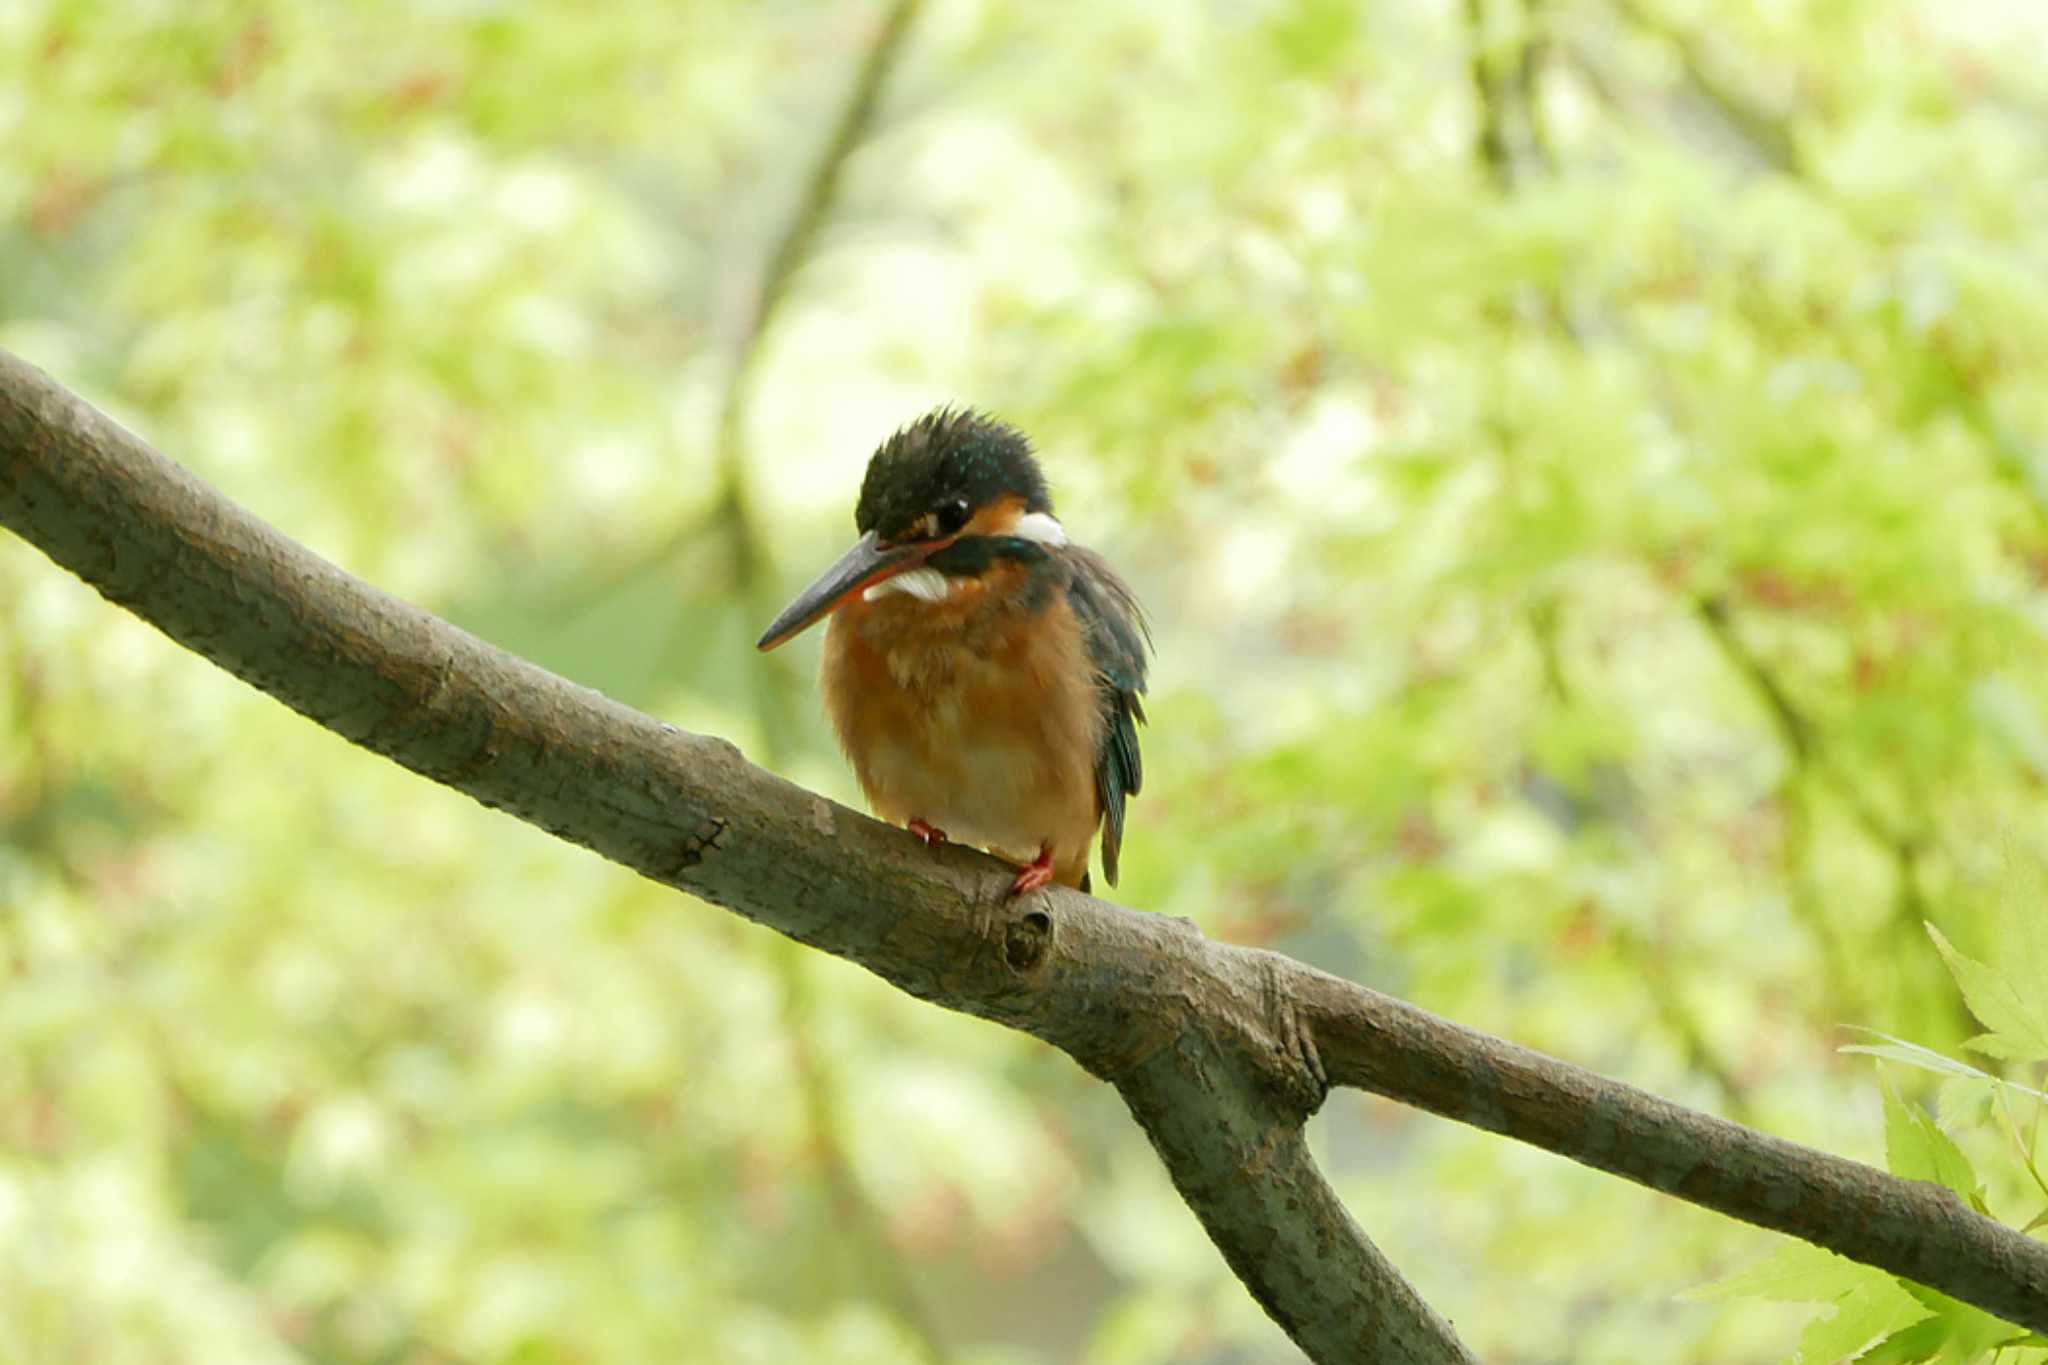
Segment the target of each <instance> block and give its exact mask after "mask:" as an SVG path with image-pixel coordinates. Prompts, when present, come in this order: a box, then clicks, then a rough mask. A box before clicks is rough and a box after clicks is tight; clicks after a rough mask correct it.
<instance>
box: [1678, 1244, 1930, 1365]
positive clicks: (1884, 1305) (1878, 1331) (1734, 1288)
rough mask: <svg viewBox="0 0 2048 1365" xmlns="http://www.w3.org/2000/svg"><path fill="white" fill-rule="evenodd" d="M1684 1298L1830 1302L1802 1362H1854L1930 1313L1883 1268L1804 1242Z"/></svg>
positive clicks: (1803, 1340) (1803, 1341)
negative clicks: (1859, 1262) (1879, 1268)
mask: <svg viewBox="0 0 2048 1365" xmlns="http://www.w3.org/2000/svg"><path fill="white" fill-rule="evenodd" d="M1684 1297H1686V1298H1688V1299H1696V1300H1722V1299H1769V1300H1773V1301H1776V1302H1781V1303H1818V1304H1826V1305H1829V1308H1828V1309H1827V1311H1825V1312H1822V1313H1819V1314H1816V1315H1815V1316H1814V1318H1813V1320H1812V1321H1811V1322H1809V1323H1808V1324H1807V1326H1806V1331H1805V1333H1804V1334H1803V1335H1802V1336H1801V1337H1800V1339H1799V1355H1798V1359H1799V1360H1800V1361H1801V1362H1802V1365H1833V1362H1835V1361H1840V1360H1854V1359H1856V1358H1857V1357H1858V1356H1860V1355H1862V1354H1863V1353H1864V1352H1865V1351H1868V1350H1869V1349H1871V1348H1872V1347H1873V1346H1876V1345H1877V1344H1878V1343H1879V1342H1882V1341H1884V1340H1886V1339H1887V1338H1889V1337H1891V1336H1893V1335H1894V1334H1895V1333H1897V1332H1898V1331H1900V1329H1902V1328H1905V1327H1908V1326H1910V1325H1912V1324H1913V1323H1915V1322H1918V1321H1919V1320H1920V1319H1922V1318H1924V1317H1926V1316H1927V1315H1928V1313H1929V1311H1930V1310H1929V1309H1928V1308H1927V1307H1926V1305H1924V1304H1922V1303H1921V1302H1920V1301H1919V1300H1918V1299H1917V1298H1915V1297H1914V1296H1913V1295H1912V1294H1911V1293H1910V1292H1908V1291H1907V1289H1906V1288H1905V1287H1904V1286H1902V1285H1901V1284H1900V1283H1899V1281H1898V1280H1896V1279H1894V1278H1893V1277H1892V1276H1890V1275H1888V1274H1886V1273H1885V1272H1884V1271H1882V1270H1878V1269H1876V1268H1875V1267H1872V1266H1867V1265H1860V1264H1858V1263H1857V1262H1855V1261H1851V1260H1849V1259H1848V1258H1846V1257H1843V1256H1837V1255H1836V1254H1835V1253H1834V1252H1832V1251H1823V1250H1822V1249H1821V1248H1819V1247H1817V1246H1812V1245H1809V1244H1808V1243H1805V1242H1792V1243H1788V1244H1787V1245H1785V1246H1782V1247H1779V1248H1778V1249H1777V1250H1776V1251H1774V1252H1772V1253H1771V1254H1770V1255H1769V1256H1766V1257H1765V1258H1764V1259H1763V1260H1761V1261H1758V1262H1757V1263H1756V1264H1754V1265H1752V1266H1749V1267H1747V1268H1746V1269H1743V1270H1738V1271H1736V1272H1735V1273H1734V1274H1733V1275H1730V1276H1729V1277H1728V1278H1726V1279H1724V1280H1717V1281H1715V1282H1714V1283H1712V1284H1708V1285H1702V1286H1700V1287H1699V1288H1698V1289H1694V1290H1691V1291H1689V1292H1687V1293H1686V1294H1685V1295H1684Z"/></svg>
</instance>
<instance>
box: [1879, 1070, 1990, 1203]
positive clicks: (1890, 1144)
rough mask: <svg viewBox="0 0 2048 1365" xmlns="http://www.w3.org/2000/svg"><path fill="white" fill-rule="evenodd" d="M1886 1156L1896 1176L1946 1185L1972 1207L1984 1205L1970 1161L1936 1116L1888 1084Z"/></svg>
mask: <svg viewBox="0 0 2048 1365" xmlns="http://www.w3.org/2000/svg"><path fill="white" fill-rule="evenodd" d="M1884 1154H1885V1164H1886V1165H1887V1166H1889V1167H1891V1172H1892V1174H1893V1175H1897V1176H1903V1177H1905V1178H1906V1179H1908V1180H1928V1181H1932V1182H1934V1183H1935V1184H1937V1185H1946V1186H1947V1187H1948V1188H1949V1189H1951V1190H1954V1191H1955V1192H1956V1193H1957V1194H1959V1195H1961V1196H1962V1197H1963V1198H1964V1199H1966V1200H1969V1201H1970V1202H1971V1203H1973V1204H1976V1203H1979V1202H1981V1201H1980V1199H1979V1195H1978V1185H1977V1173H1976V1172H1975V1171H1974V1170H1972V1169H1971V1168H1970V1159H1969V1158H1968V1157H1966V1156H1964V1155H1963V1152H1962V1149H1961V1148H1960V1147H1957V1146H1956V1144H1955V1143H1954V1142H1953V1141H1952V1140H1951V1139H1950V1138H1949V1135H1948V1134H1947V1133H1944V1132H1942V1131H1941V1129H1940V1128H1939V1127H1938V1126H1937V1125H1936V1124H1935V1122H1934V1119H1933V1116H1931V1115H1930V1114H1928V1113H1927V1111H1926V1110H1924V1109H1922V1108H1920V1107H1919V1106H1918V1105H1913V1104H1907V1103H1906V1102H1905V1101H1904V1100H1902V1099H1900V1098H1899V1096H1898V1092H1897V1091H1895V1090H1893V1089H1892V1087H1891V1083H1890V1082H1889V1081H1887V1082H1885V1085H1884Z"/></svg>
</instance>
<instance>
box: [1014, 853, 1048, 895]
mask: <svg viewBox="0 0 2048 1365" xmlns="http://www.w3.org/2000/svg"><path fill="white" fill-rule="evenodd" d="M1050 885H1052V845H1051V844H1040V845H1039V846H1038V860H1037V861H1036V862H1031V863H1026V864H1025V865H1024V866H1023V867H1020V868H1018V869H1017V878H1016V880H1015V881H1013V882H1011V883H1010V894H1011V895H1012V896H1028V895H1030V894H1031V893H1032V892H1033V891H1036V890H1038V889H1039V888H1040V887H1043V886H1050Z"/></svg>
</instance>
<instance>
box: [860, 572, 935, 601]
mask: <svg viewBox="0 0 2048 1365" xmlns="http://www.w3.org/2000/svg"><path fill="white" fill-rule="evenodd" d="M952 591H953V584H952V581H951V580H950V579H948V578H947V577H946V576H945V575H944V574H942V573H940V572H939V571H938V570H937V569H908V570H905V571H904V572H903V573H900V574H897V575H896V576H895V577H894V578H885V579H883V580H882V581H881V582H879V583H877V584H875V586H873V587H872V588H869V589H868V590H867V591H866V592H864V593H862V594H861V600H862V601H864V602H873V601H876V600H877V599H879V598H883V597H887V596H888V595H889V594H890V593H892V592H901V593H908V594H909V595H910V596H912V597H915V598H918V599H920V600H922V601H925V602H943V601H945V600H946V597H947V595H948V594H949V593H951V592H952Z"/></svg>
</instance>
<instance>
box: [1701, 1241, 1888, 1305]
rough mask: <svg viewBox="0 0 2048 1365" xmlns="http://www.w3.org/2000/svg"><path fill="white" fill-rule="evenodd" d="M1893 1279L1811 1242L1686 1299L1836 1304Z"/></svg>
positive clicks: (1782, 1250) (1781, 1251)
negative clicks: (1869, 1286)
mask: <svg viewBox="0 0 2048 1365" xmlns="http://www.w3.org/2000/svg"><path fill="white" fill-rule="evenodd" d="M1891 1278H1892V1277H1891V1276H1889V1275H1887V1274H1885V1273H1884V1272H1883V1271H1882V1270H1878V1269H1875V1268H1874V1267H1871V1266H1867V1265H1859V1264H1858V1263H1857V1262H1855V1261H1852V1260H1850V1259H1848V1258H1847V1257H1846V1256H1837V1255H1836V1254H1835V1253H1834V1252H1832V1251H1825V1250H1822V1249H1821V1248H1820V1247H1817V1246H1814V1245H1812V1244H1811V1243H1808V1242H1788V1243H1786V1244H1785V1245H1784V1246H1781V1247H1779V1248H1778V1249H1777V1250H1776V1251H1774V1252H1772V1253H1771V1254H1770V1255H1768V1256H1766V1257H1764V1258H1763V1259H1762V1260H1761V1261H1758V1262H1756V1263H1755V1264H1754V1265H1750V1266H1747V1267H1745V1268H1743V1269H1741V1270H1738V1271H1736V1272H1735V1273H1734V1274H1732V1275H1730V1276H1728V1277H1726V1278H1725V1279H1720V1280H1715V1281H1713V1282H1712V1283H1711V1284H1703V1285H1700V1286H1699V1287H1698V1288H1696V1289H1689V1290H1687V1291H1686V1292H1685V1293H1684V1294H1683V1295H1682V1296H1681V1297H1684V1298H1687V1299H1691V1300H1694V1301H1698V1302H1714V1301H1718V1300H1725V1299H1769V1300H1771V1301H1773V1302H1776V1303H1836V1302H1839V1301H1840V1300H1842V1299H1845V1298H1847V1297H1848V1296H1850V1295H1851V1294H1854V1293H1855V1292H1857V1291H1858V1290H1859V1289H1863V1288H1865V1287H1866V1286H1868V1285H1869V1284H1870V1283H1871V1282H1872V1281H1875V1280H1884V1281H1887V1282H1889V1281H1890V1280H1891Z"/></svg>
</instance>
